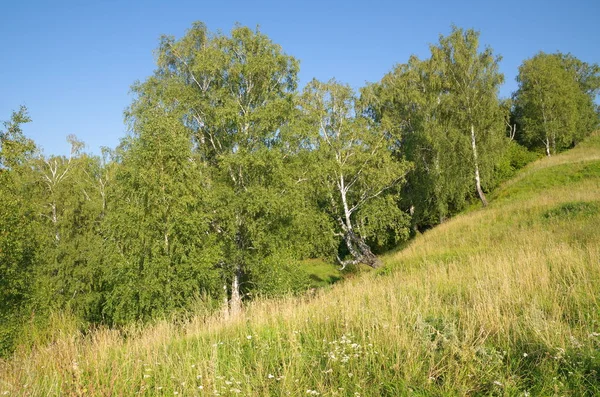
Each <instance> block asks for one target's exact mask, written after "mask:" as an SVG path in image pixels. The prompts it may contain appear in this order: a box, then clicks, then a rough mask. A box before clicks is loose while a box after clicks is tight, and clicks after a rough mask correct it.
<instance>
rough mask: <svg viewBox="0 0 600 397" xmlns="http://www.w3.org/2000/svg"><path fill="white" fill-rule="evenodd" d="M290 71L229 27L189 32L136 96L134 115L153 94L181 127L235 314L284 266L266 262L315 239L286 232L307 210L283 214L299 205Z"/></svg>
mask: <svg viewBox="0 0 600 397" xmlns="http://www.w3.org/2000/svg"><path fill="white" fill-rule="evenodd" d="M297 72H298V61H297V60H295V59H294V58H293V57H291V56H288V55H286V54H284V53H283V52H282V50H281V48H280V47H279V46H278V45H276V44H275V43H273V42H272V41H271V40H269V38H268V37H267V36H265V35H264V34H262V33H261V32H260V31H258V30H257V31H253V30H251V29H249V28H246V27H240V26H237V27H235V28H234V29H233V30H232V31H231V35H230V36H226V35H222V34H216V35H210V34H209V33H208V31H207V29H206V27H205V26H204V25H203V24H202V23H195V24H194V25H193V26H192V28H191V29H190V30H189V31H188V32H187V33H186V35H185V36H184V37H183V38H181V39H180V40H175V39H173V38H171V37H163V38H162V40H161V44H160V47H159V50H158V70H157V71H156V73H155V74H154V76H152V77H151V78H150V79H148V80H147V81H146V82H144V83H143V84H139V85H137V86H136V87H135V91H136V93H137V94H138V96H139V99H138V101H137V103H136V105H135V106H136V107H138V111H144V110H143V109H144V107H145V105H144V102H143V101H144V98H147V97H149V96H150V95H155V97H156V98H158V99H157V102H158V103H160V105H161V106H164V109H165V111H166V112H167V113H168V114H172V115H174V117H176V118H177V119H178V120H179V122H180V123H181V125H182V126H185V128H186V130H187V133H188V136H189V141H190V142H191V144H192V148H193V153H194V155H197V156H198V158H199V161H201V162H202V164H203V167H204V168H203V169H204V171H205V173H206V175H207V178H208V181H209V182H208V183H209V184H210V189H209V192H210V193H209V195H210V197H212V204H210V205H209V208H210V210H209V211H208V213H209V214H210V217H211V230H210V232H211V233H213V234H214V235H216V236H218V238H217V240H218V244H219V247H220V253H221V254H220V255H221V256H220V258H219V260H217V261H216V266H217V268H218V269H219V270H220V272H221V277H222V280H223V283H224V284H225V290H226V291H227V295H228V299H229V309H230V311H231V313H232V314H233V315H235V314H236V313H238V312H239V310H240V308H241V300H242V295H243V294H244V293H248V292H250V290H251V289H253V286H256V284H257V282H259V279H260V277H259V278H256V277H255V275H256V274H257V273H259V272H258V271H257V269H259V268H262V269H263V270H264V266H263V264H264V263H266V261H267V259H268V261H270V263H280V264H282V266H283V263H284V262H285V263H287V259H281V260H274V259H273V258H277V257H280V258H293V257H297V254H290V253H293V252H294V251H295V250H294V249H293V248H292V247H300V246H301V245H305V246H306V247H309V248H306V247H304V248H303V249H300V251H301V252H305V253H306V252H308V251H312V250H313V248H310V247H312V245H313V244H312V243H311V241H305V242H302V244H301V242H300V238H299V237H300V236H303V235H304V236H315V235H316V234H315V233H312V232H310V231H307V229H309V227H304V231H303V232H301V233H296V232H294V230H295V228H296V227H297V226H298V225H299V221H298V220H299V219H301V218H302V217H303V216H304V217H305V216H309V215H306V213H305V211H304V209H307V210H308V208H307V207H306V206H304V205H297V206H295V205H290V202H295V203H298V202H299V201H298V200H299V197H300V196H299V195H298V193H297V192H298V190H296V189H294V184H295V183H296V182H297V179H295V178H294V173H293V170H298V167H296V166H294V164H295V162H296V160H295V157H294V156H295V155H294V151H293V148H290V145H289V142H284V134H282V131H283V129H284V128H285V126H286V124H287V123H288V121H289V118H290V116H291V114H292V111H293V110H294V102H293V97H294V94H295V90H296V85H297ZM138 105H139V106H138ZM290 208H292V210H291V211H290V210H289V209H290ZM303 214H304V215H303ZM286 245H287V248H286V249H283V247H285V246H286ZM260 273H262V272H260Z"/></svg>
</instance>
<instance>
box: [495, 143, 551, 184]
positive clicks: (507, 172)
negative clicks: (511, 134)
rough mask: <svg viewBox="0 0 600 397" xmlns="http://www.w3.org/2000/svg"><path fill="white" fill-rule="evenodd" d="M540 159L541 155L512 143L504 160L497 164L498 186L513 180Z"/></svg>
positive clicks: (496, 179) (505, 153)
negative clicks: (521, 170) (517, 174)
mask: <svg viewBox="0 0 600 397" xmlns="http://www.w3.org/2000/svg"><path fill="white" fill-rule="evenodd" d="M539 157H540V155H539V154H537V153H535V152H531V151H529V150H528V149H527V148H526V147H525V146H523V145H520V144H519V143H517V142H516V141H510V142H509V143H508V147H507V148H506V151H505V152H504V154H503V156H502V158H501V159H500V160H499V161H498V163H497V164H496V168H495V173H496V176H495V181H496V184H497V183H500V182H503V181H505V180H508V179H510V178H512V177H513V176H515V175H516V173H517V171H519V170H520V169H521V168H523V167H525V166H526V165H527V164H529V163H531V162H532V161H535V160H536V159H538V158H539Z"/></svg>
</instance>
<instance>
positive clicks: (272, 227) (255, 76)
mask: <svg viewBox="0 0 600 397" xmlns="http://www.w3.org/2000/svg"><path fill="white" fill-rule="evenodd" d="M156 60H157V65H156V70H155V72H154V74H153V75H152V76H151V77H149V78H148V79H146V80H145V81H143V82H137V83H135V84H134V85H133V92H134V100H133V102H132V104H131V105H130V107H129V108H128V109H127V111H126V115H125V116H126V122H127V123H128V125H129V127H130V133H129V134H128V135H127V136H126V137H125V138H123V139H122V141H121V143H120V145H119V146H118V147H117V148H116V149H114V150H111V149H108V148H103V149H102V154H101V155H90V154H88V153H85V152H84V150H83V149H84V144H83V143H82V142H80V141H79V140H78V139H77V138H76V137H74V136H69V137H68V141H69V143H70V144H71V153H70V155H69V156H53V155H50V156H44V155H42V154H41V153H40V151H39V150H38V149H37V148H36V145H35V143H34V142H33V141H31V140H30V139H28V138H26V137H25V136H24V134H23V131H22V128H21V127H22V125H23V124H24V123H27V122H29V121H30V118H29V115H28V113H27V109H25V108H23V107H22V108H20V109H19V110H18V111H16V112H14V113H13V115H12V117H11V118H10V120H9V121H7V122H5V123H4V128H3V129H2V130H1V131H0V197H2V205H1V206H0V269H1V272H2V277H1V278H0V294H1V297H0V341H2V345H1V346H0V351H2V353H3V354H8V353H9V352H10V351H11V350H12V349H13V348H14V346H15V344H16V343H23V342H24V340H25V339H26V337H27V336H26V335H27V332H26V331H27V330H28V329H31V328H32V327H33V328H35V327H43V326H44V324H46V321H47V319H48V316H49V315H50V313H52V312H56V311H65V310H67V311H69V312H70V313H72V314H73V315H74V316H75V317H76V318H77V319H79V320H80V321H81V322H82V324H84V325H94V324H104V325H108V326H120V325H125V324H129V323H132V322H135V321H148V320H151V319H154V318H157V317H160V316H165V315H173V314H177V313H185V312H186V311H189V310H194V308H195V307H197V306H198V305H204V306H209V307H211V308H212V309H215V310H216V309H219V308H220V309H221V310H224V311H225V312H226V314H227V315H232V316H235V315H236V314H237V313H239V311H240V310H241V307H242V301H243V300H244V299H251V298H252V297H253V296H256V295H266V296H270V295H278V294H284V293H289V292H295V291H302V290H305V289H306V288H307V286H308V285H309V283H310V278H309V275H308V274H307V273H306V271H304V270H303V268H302V262H301V261H302V260H303V259H307V258H317V257H320V258H329V259H330V260H331V261H332V262H333V261H335V262H337V263H339V265H341V266H342V267H346V266H353V265H357V264H366V265H368V266H371V267H373V268H377V267H380V266H381V265H382V264H381V261H380V260H379V259H378V257H377V254H379V253H381V252H383V251H385V250H387V249H389V248H391V247H394V246H395V245H397V244H398V243H400V242H402V241H406V240H407V239H408V238H410V236H411V235H414V233H418V232H419V231H423V230H425V229H427V228H430V227H432V226H434V225H436V224H439V223H440V222H443V221H444V220H445V219H447V218H448V217H450V216H452V215H453V214H455V213H457V212H458V211H460V210H462V209H464V208H465V206H466V205H468V203H470V202H472V201H473V200H479V201H481V203H482V205H484V206H485V205H487V202H488V200H487V198H486V193H489V192H490V191H492V190H493V188H494V187H495V186H497V185H498V184H499V183H500V182H501V181H502V180H504V179H506V178H508V177H510V176H511V175H513V174H514V172H515V171H516V170H517V169H519V168H520V167H522V166H523V165H525V164H526V163H527V162H529V161H531V160H532V159H534V158H536V157H537V156H538V153H540V152H542V153H545V154H546V155H548V156H550V155H552V154H554V153H557V152H559V151H561V150H564V149H566V148H568V147H571V146H572V145H574V144H576V143H577V142H579V141H580V140H581V139H583V138H584V137H585V136H586V135H588V134H589V133H590V132H591V131H593V130H594V129H596V128H597V127H598V123H599V109H598V107H597V106H596V105H595V102H594V100H595V98H596V95H597V94H598V92H599V90H600V69H599V68H598V66H597V65H591V64H587V63H585V62H582V61H580V60H578V59H577V58H575V57H573V56H572V55H569V54H561V53H556V54H545V53H539V54H537V55H535V56H533V57H532V58H531V59H528V60H526V61H524V62H523V64H522V65H521V67H520V68H519V75H518V83H519V88H518V90H517V91H516V92H515V93H514V95H513V97H512V98H510V99H501V98H499V96H498V90H499V87H500V85H501V84H502V83H503V75H502V74H501V73H500V72H499V68H498V65H499V62H500V57H499V56H498V55H495V54H494V53H493V51H492V49H491V48H489V47H485V48H483V49H482V48H481V46H480V43H479V33H478V32H476V31H474V30H464V29H461V28H457V27H453V29H452V32H451V33H450V34H449V35H448V36H440V38H439V42H438V43H436V44H434V45H431V46H430V57H429V58H427V59H418V58H417V57H414V56H413V57H411V58H410V59H409V60H408V62H407V63H405V64H399V65H396V66H395V67H394V68H393V69H392V71H391V72H389V73H388V74H386V75H385V76H383V78H382V79H381V81H379V82H376V83H372V84H368V85H366V86H365V87H363V88H361V89H360V90H359V92H355V91H354V90H353V89H351V88H350V87H349V86H348V85H346V84H343V83H340V82H338V81H336V80H330V81H327V82H322V81H317V80H313V81H311V82H309V83H308V84H307V85H306V86H305V87H304V88H303V89H299V87H298V71H299V62H298V60H297V59H295V58H294V57H292V56H290V55H287V54H285V53H284V52H283V50H282V49H281V47H280V46H279V45H277V44H275V43H274V42H273V41H271V40H270V39H269V38H268V37H267V36H266V35H264V34H263V33H261V32H260V31H259V30H252V29H249V28H247V27H243V26H236V27H235V28H234V29H233V30H232V31H231V33H230V34H228V35H226V34H222V33H211V32H209V31H208V30H207V28H206V26H205V25H204V24H202V23H195V24H193V26H192V27H191V28H190V29H189V30H188V31H187V33H186V34H185V36H184V37H182V38H181V39H179V40H176V39H174V38H173V37H168V36H165V37H162V38H161V40H160V43H159V46H158V50H157V57H156ZM24 335H25V336H24Z"/></svg>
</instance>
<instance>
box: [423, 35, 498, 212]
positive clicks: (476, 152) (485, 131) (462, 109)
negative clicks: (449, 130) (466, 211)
mask: <svg viewBox="0 0 600 397" xmlns="http://www.w3.org/2000/svg"><path fill="white" fill-rule="evenodd" d="M499 61H500V57H497V56H494V54H493V52H492V49H491V48H489V47H486V48H485V49H484V50H483V51H482V52H480V51H479V32H476V31H474V30H472V29H468V30H463V29H460V28H456V27H453V29H452V32H451V33H450V35H448V36H446V37H443V36H440V40H439V44H438V45H436V46H431V60H430V62H432V64H433V68H434V69H435V73H436V75H437V77H438V79H437V82H438V84H439V85H440V86H439V90H440V91H439V92H440V96H439V100H440V106H441V108H442V114H443V117H444V118H445V119H448V120H449V121H451V123H452V124H453V126H454V127H455V128H457V129H458V130H459V131H460V132H461V133H462V134H463V135H464V136H466V137H468V138H469V139H470V143H471V158H470V159H468V161H469V163H470V166H471V169H472V174H473V176H474V182H475V189H476V191H477V195H478V196H479V199H480V200H481V202H482V204H483V205H484V206H485V205H487V199H486V197H485V193H484V191H483V188H482V178H483V176H482V174H483V173H486V174H487V175H486V176H487V179H488V180H491V179H492V173H493V168H494V164H495V162H496V161H497V160H498V158H499V157H500V156H501V154H502V150H503V149H504V148H505V146H506V145H505V142H504V113H503V111H502V107H501V103H500V101H499V99H498V89H499V87H500V85H501V84H502V83H503V81H504V76H503V75H502V74H501V73H500V72H499V70H498V63H499Z"/></svg>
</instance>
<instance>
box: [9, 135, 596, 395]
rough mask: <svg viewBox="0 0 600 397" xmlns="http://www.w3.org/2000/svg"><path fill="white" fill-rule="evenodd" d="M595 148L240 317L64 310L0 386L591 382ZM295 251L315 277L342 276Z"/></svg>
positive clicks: (525, 391) (354, 390)
mask: <svg viewBox="0 0 600 397" xmlns="http://www.w3.org/2000/svg"><path fill="white" fill-rule="evenodd" d="M599 161H600V137H599V136H598V135H596V136H594V137H592V138H591V139H590V140H588V141H586V142H584V143H582V144H581V145H580V146H579V147H577V148H576V149H574V150H571V151H569V152H566V153H564V154H562V155H558V156H554V157H552V158H549V159H542V160H539V161H536V162H534V163H532V164H530V165H528V166H527V167H526V168H525V169H523V170H522V171H521V172H519V174H518V175H517V176H516V177H515V178H514V179H512V180H510V181H508V182H506V183H505V184H504V185H503V186H501V187H500V188H499V189H498V190H497V191H496V192H495V193H494V194H493V195H491V202H490V205H489V206H488V207H487V208H485V209H477V210H471V211H469V212H466V213H463V214H460V215H458V216H457V217H455V218H454V219H452V220H449V221H448V222H446V223H444V224H442V225H440V226H438V227H436V228H434V229H432V230H429V231H427V232H426V233H423V234H422V235H420V236H418V237H417V238H415V239H414V240H413V241H412V242H410V243H409V244H408V245H407V246H406V247H404V248H403V249H402V250H401V251H398V252H395V253H390V254H389V255H387V256H385V257H384V258H383V259H384V261H385V263H386V266H385V267H384V268H383V269H381V270H378V271H372V272H359V273H358V274H356V275H355V277H351V278H348V279H345V280H344V281H342V282H338V283H336V284H334V285H333V286H331V287H330V288H327V289H321V290H318V291H317V292H316V293H315V294H314V295H307V296H305V297H299V298H298V297H297V298H292V297H290V298H281V299H277V300H266V299H265V300H257V301H255V302H252V303H251V304H249V305H248V306H247V307H246V310H245V312H244V314H243V315H242V316H240V317H239V318H236V319H223V318H219V317H217V316H214V317H210V316H209V317H206V316H197V317H193V318H190V319H189V321H188V322H185V323H183V324H182V323H179V324H173V323H171V322H169V321H158V322H156V323H155V324H153V325H147V326H143V327H142V326H140V327H131V328H130V329H127V330H124V331H121V332H119V331H115V330H106V329H101V330H96V331H94V332H91V333H89V334H88V335H86V336H84V335H82V334H80V333H77V332H76V331H75V330H74V327H71V329H72V330H71V331H69V329H70V328H69V326H68V325H64V326H63V327H64V328H63V329H62V331H61V332H59V333H57V336H56V338H55V339H54V340H53V342H52V343H51V344H49V345H46V346H39V347H38V348H37V349H36V350H35V351H33V352H31V351H22V352H19V353H17V354H16V356H15V357H14V358H13V359H12V360H10V361H5V362H0V395H2V393H4V392H6V393H7V395H31V396H47V395H50V396H54V395H69V396H71V395H72V396H77V395H81V396H83V395H105V396H109V395H111V396H112V395H146V396H155V395H164V396H173V395H180V396H193V395H207V396H208V395H211V396H212V395H221V396H233V395H245V396H287V395H290V396H309V395H321V396H359V395H360V396H404V395H411V396H464V395H477V396H480V395H482V396H527V395H531V396H554V395H556V396H582V395H583V396H586V395H587V396H594V395H600V304H599V303H600V302H599V300H600V244H599V243H598V242H599V241H600V227H598V225H600V213H599V209H600V177H599V173H598V172H599V163H598V162H599ZM304 265H305V266H307V270H308V271H309V272H311V273H312V274H315V276H316V278H318V279H319V280H315V281H317V282H323V283H328V282H329V281H331V280H332V279H333V278H335V277H338V276H339V274H338V273H337V271H336V270H335V268H331V266H330V265H326V264H324V263H321V262H319V261H309V262H307V263H305V264H304ZM63 320H64V322H65V324H69V322H68V319H63ZM57 321H58V322H60V321H61V317H60V316H58V317H57ZM60 327H61V326H58V328H60ZM124 335H125V336H126V337H125V336H124Z"/></svg>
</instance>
